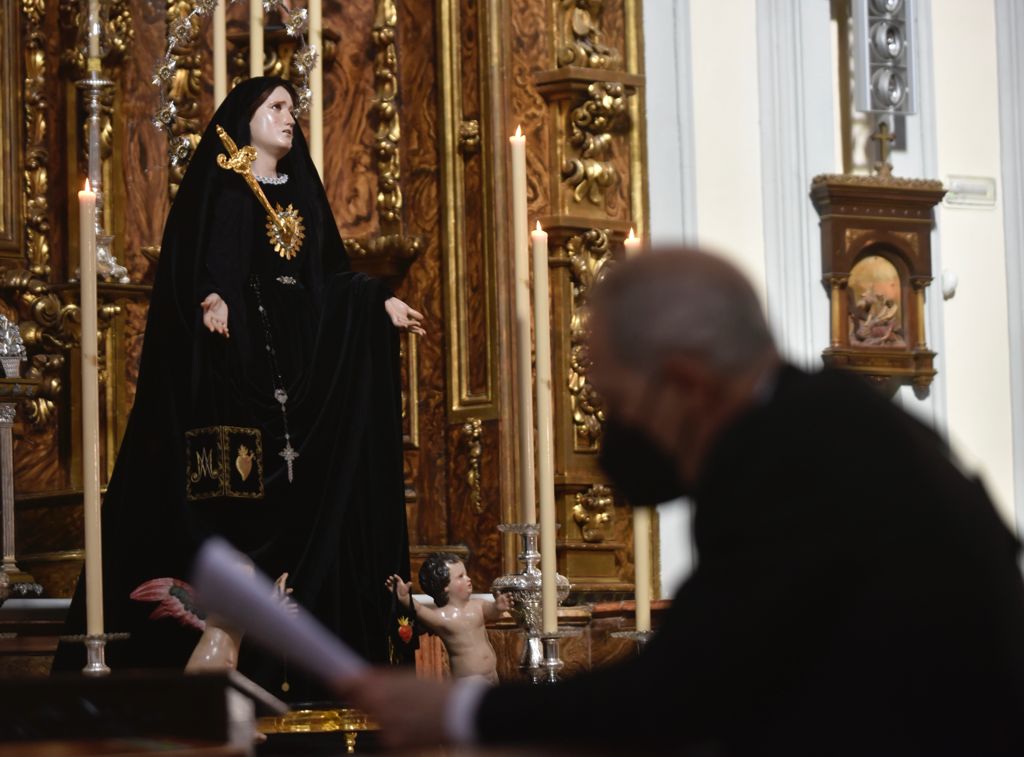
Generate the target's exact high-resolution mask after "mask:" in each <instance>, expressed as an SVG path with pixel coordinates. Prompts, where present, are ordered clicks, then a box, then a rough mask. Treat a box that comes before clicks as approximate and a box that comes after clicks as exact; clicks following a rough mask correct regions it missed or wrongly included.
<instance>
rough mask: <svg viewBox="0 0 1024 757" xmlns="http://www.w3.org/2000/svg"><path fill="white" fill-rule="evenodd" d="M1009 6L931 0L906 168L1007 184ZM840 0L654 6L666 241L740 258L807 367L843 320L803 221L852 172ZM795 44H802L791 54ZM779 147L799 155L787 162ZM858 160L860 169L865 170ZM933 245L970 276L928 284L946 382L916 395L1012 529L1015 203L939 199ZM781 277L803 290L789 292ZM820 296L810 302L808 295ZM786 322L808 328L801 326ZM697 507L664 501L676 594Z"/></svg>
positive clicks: (667, 578)
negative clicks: (1009, 227) (839, 44)
mask: <svg viewBox="0 0 1024 757" xmlns="http://www.w3.org/2000/svg"><path fill="white" fill-rule="evenodd" d="M993 2H994V0H931V1H929V0H918V5H919V13H918V16H919V22H920V24H919V29H918V34H919V36H920V37H921V39H920V40H919V52H920V53H921V57H920V59H919V61H918V64H919V74H920V83H921V87H922V89H923V91H922V93H921V94H922V96H921V99H920V108H921V110H920V113H919V114H918V115H917V116H914V117H910V118H908V119H907V120H906V123H905V125H904V128H905V132H906V134H905V138H906V143H907V144H906V148H905V150H903V151H902V152H901V153H898V154H897V155H895V156H894V160H893V162H894V164H895V165H896V171H897V173H899V174H901V175H918V176H927V177H929V178H940V179H943V180H946V179H947V177H948V176H949V175H950V174H957V175H970V176H990V177H995V178H997V179H998V177H1000V175H1001V165H1000V161H1001V154H1000V133H999V117H1000V111H999V98H998V84H999V79H998V70H997V61H996V52H995V48H996V28H995V14H994V5H993ZM828 7H829V0H682V1H679V0H645V2H644V35H645V45H646V71H647V81H648V89H647V102H648V108H649V111H650V112H649V114H648V155H649V161H650V165H649V175H650V187H651V235H652V239H653V240H654V241H670V240H677V239H680V240H681V239H685V240H688V241H694V240H695V241H697V242H698V243H700V244H702V245H704V246H709V247H712V248H715V249H718V250H719V251H721V252H722V253H724V254H725V255H727V256H728V257H729V258H730V259H732V260H733V261H734V262H735V263H737V265H739V267H740V268H741V269H742V270H743V271H744V272H746V273H747V275H748V276H749V277H750V278H751V280H752V281H753V283H754V285H755V287H756V288H757V289H758V291H759V292H760V293H761V294H762V295H763V296H765V297H766V300H767V303H768V305H767V307H768V310H769V312H770V313H771V315H772V318H773V321H775V323H773V326H774V327H775V328H776V330H777V332H778V331H779V330H781V331H782V333H781V334H780V342H781V343H782V344H783V346H784V348H785V349H786V350H787V354H790V355H791V357H793V358H794V359H798V358H800V357H801V356H802V357H803V361H806V360H807V359H808V358H810V359H812V360H813V357H814V354H813V353H814V351H815V350H817V352H820V350H821V349H823V348H824V347H825V346H827V344H826V339H827V336H823V335H827V333H828V330H827V318H828V312H827V309H826V305H827V299H826V298H825V295H824V293H823V290H822V289H821V287H820V284H819V283H818V281H817V280H816V279H817V277H818V276H819V275H820V274H819V272H818V270H816V268H815V265H814V257H813V254H812V253H813V250H809V249H808V245H816V244H817V243H818V240H817V237H816V236H815V235H814V234H813V229H808V228H805V227H807V226H808V223H813V222H814V220H815V219H814V213H813V208H812V207H811V205H810V201H809V199H807V194H806V191H804V192H802V193H801V192H799V191H798V190H796V191H795V190H794V186H797V185H802V186H804V187H805V188H806V189H808V190H809V187H810V178H811V177H812V176H813V174H814V173H818V172H822V171H828V170H833V171H837V172H838V171H840V170H841V168H840V166H839V165H837V163H838V162H839V160H840V158H841V152H840V151H839V150H838V149H837V148H836V145H838V144H840V143H841V136H842V135H841V134H839V133H838V130H839V128H840V125H839V119H838V118H837V117H836V114H837V113H838V108H840V107H843V105H842V104H841V103H837V102H836V96H837V95H836V90H835V88H834V87H832V86H831V85H830V84H829V81H830V78H831V77H828V76H825V77H823V75H822V70H823V69H824V70H827V71H832V70H834V66H835V60H834V55H835V49H836V48H835V45H834V43H833V41H832V39H831V38H830V36H829V35H831V34H833V33H834V26H833V25H832V24H830V23H829V22H828V10H827V9H828ZM822 37H824V38H822ZM787 44H792V45H794V46H795V47H794V49H792V50H790V49H788V48H784V47H780V46H782V45H787ZM759 45H760V49H759ZM772 46H774V47H772ZM787 123H789V124H791V125H792V126H793V131H794V135H793V136H792V137H791V136H790V134H789V132H788V131H787V130H786V128H785V126H786V124H787ZM823 131H824V132H825V133H823ZM779 150H783V151H786V154H787V156H788V157H786V158H785V159H782V160H780V159H779V156H778V155H777V154H776V153H777V152H778V151H779ZM856 157H857V159H856V160H855V161H854V164H855V165H863V164H864V163H865V162H866V161H865V160H864V157H863V156H856ZM790 166H792V168H790ZM794 182H796V183H797V184H794ZM999 194H1000V192H999V191H998V189H997V197H998V196H999ZM780 197H783V198H784V201H781V202H780V201H779V198H780ZM801 203H802V204H801ZM808 211H810V216H808ZM809 217H810V218H811V221H810V222H809V221H808V218H809ZM933 247H934V251H935V252H934V254H935V257H936V260H935V261H934V262H935V264H936V268H937V271H936V274H937V276H938V275H940V274H941V270H942V269H948V270H952V271H953V272H955V273H956V274H957V275H958V277H959V280H960V285H959V289H958V291H957V294H956V296H955V298H953V299H952V300H949V301H948V302H943V301H942V298H941V294H940V291H939V286H938V284H936V285H935V286H933V288H932V291H930V293H929V294H930V298H929V309H928V327H929V343H930V345H931V346H932V347H933V348H934V349H936V350H937V351H939V353H940V358H939V361H938V367H939V370H940V372H941V375H940V376H939V377H938V379H937V381H936V383H935V385H934V387H933V390H932V392H931V394H930V396H929V397H928V398H926V399H925V400H923V401H922V400H919V399H916V398H914V397H913V395H912V393H910V392H909V391H908V392H905V393H903V394H902V395H901V397H900V401H901V403H902V404H903V405H904V407H906V408H907V409H908V410H911V411H912V412H915V413H917V414H919V415H920V416H922V417H923V418H924V419H925V420H926V421H927V422H930V423H932V424H933V425H935V426H936V427H937V428H938V429H939V430H940V431H942V432H948V434H949V436H950V439H951V442H952V444H953V446H954V449H955V450H956V452H957V453H958V454H959V455H960V456H961V458H962V459H963V460H964V462H965V463H966V466H967V467H969V468H973V469H976V470H977V471H978V472H980V473H981V475H982V476H983V477H984V479H985V481H986V483H987V485H988V487H989V489H990V491H991V493H992V496H993V498H994V499H995V500H996V503H997V506H998V507H999V509H1000V511H1001V512H1002V513H1003V514H1004V515H1005V516H1006V518H1007V520H1008V521H1011V522H1012V520H1013V502H1014V469H1013V462H1014V458H1013V446H1012V432H1013V424H1012V413H1011V398H1010V395H1011V392H1010V364H1009V352H1010V347H1011V345H1010V343H1009V332H1008V318H1009V314H1008V310H1007V297H1006V284H1005V281H1006V262H1007V261H1006V253H1005V243H1004V231H1003V217H1002V207H1001V205H1000V204H999V203H998V202H997V205H996V207H995V208H991V209H980V210H963V209H954V208H943V209H940V211H939V213H938V227H937V230H936V232H935V233H934V234H933ZM809 253H810V254H809ZM780 275H781V276H783V277H786V278H785V281H782V282H781V283H780V279H779V276H780ZM769 285H770V288H769ZM781 285H785V286H786V287H789V288H790V294H788V295H787V296H786V297H785V298H784V300H782V301H779V300H778V299H776V300H775V301H774V302H773V301H772V296H773V290H776V289H778V288H779V287H780V286H781ZM794 285H795V287H794ZM804 287H805V288H806V290H804V289H803V288H804ZM804 291H806V293H807V296H806V298H805V299H804V300H802V301H800V302H798V303H796V304H793V303H792V302H791V301H793V300H795V299H798V296H803V292H804ZM819 295H820V297H821V300H822V302H821V305H822V306H821V307H820V308H819V307H816V305H815V302H816V301H815V299H814V298H815V297H817V296H819ZM775 296H776V297H778V294H777V293H776V294H775ZM779 321H782V323H779ZM787 323H790V324H795V325H794V326H790V327H789V329H790V333H786V329H787ZM797 329H798V330H799V331H800V334H796V333H795V331H796V330H797ZM819 341H820V344H817V346H815V343H816V342H819ZM1012 349H1014V350H1019V349H1020V348H1019V347H1018V346H1017V345H1012ZM809 353H810V354H809ZM1015 354H1016V353H1015ZM684 514H685V510H682V509H679V507H678V506H674V507H667V508H664V509H663V510H662V515H661V531H660V538H661V545H662V553H661V566H662V576H661V578H662V586H663V593H664V594H665V595H670V594H671V592H672V590H673V589H674V587H675V586H676V585H677V584H678V582H679V581H680V580H681V578H682V577H683V576H684V575H685V574H686V572H687V571H688V570H689V567H690V565H691V563H692V550H691V546H690V536H689V532H688V518H687V517H685V515H684Z"/></svg>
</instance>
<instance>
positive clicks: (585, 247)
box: [565, 229, 613, 452]
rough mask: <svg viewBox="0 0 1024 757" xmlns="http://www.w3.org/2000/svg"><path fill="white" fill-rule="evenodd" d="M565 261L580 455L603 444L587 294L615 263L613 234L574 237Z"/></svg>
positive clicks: (572, 386)
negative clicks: (590, 373)
mask: <svg viewBox="0 0 1024 757" xmlns="http://www.w3.org/2000/svg"><path fill="white" fill-rule="evenodd" d="M565 258H566V259H567V260H568V261H569V270H570V272H571V278H572V308H571V311H570V312H571V315H570V320H569V343H570V352H569V372H568V388H569V396H570V400H571V408H572V422H573V429H574V440H573V447H574V449H575V450H576V451H577V452H581V451H585V452H593V451H595V450H597V449H598V447H599V444H600V440H601V428H602V425H603V424H604V407H603V403H602V402H601V398H600V397H599V396H598V394H597V392H595V391H594V387H593V386H592V385H591V384H590V382H589V381H588V380H587V371H588V370H589V368H590V354H589V351H588V348H587V334H588V329H589V319H590V309H589V307H588V305H587V293H588V291H589V290H590V287H591V286H593V285H594V284H596V283H597V282H598V281H600V280H601V278H602V277H603V276H604V275H605V273H606V272H607V270H608V267H609V265H610V264H611V263H612V261H613V256H612V250H611V245H610V243H609V233H608V232H607V231H605V230H602V229H588V230H586V231H583V232H581V233H579V234H574V235H572V236H570V237H569V239H568V240H567V241H566V243H565Z"/></svg>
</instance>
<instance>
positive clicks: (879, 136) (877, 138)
mask: <svg viewBox="0 0 1024 757" xmlns="http://www.w3.org/2000/svg"><path fill="white" fill-rule="evenodd" d="M871 139H872V141H874V142H877V143H878V162H877V163H875V171H877V172H878V175H879V176H892V163H890V162H889V153H890V151H891V150H892V144H891V143H892V142H893V141H895V139H896V135H895V134H893V133H892V131H890V129H889V124H888V122H887V121H882V122H881V123H880V124H878V131H876V132H875V133H874V134H872V135H871Z"/></svg>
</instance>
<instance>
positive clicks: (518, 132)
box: [516, 126, 523, 137]
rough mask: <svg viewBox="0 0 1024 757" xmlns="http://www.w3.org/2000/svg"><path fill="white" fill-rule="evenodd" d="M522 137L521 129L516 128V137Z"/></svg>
mask: <svg viewBox="0 0 1024 757" xmlns="http://www.w3.org/2000/svg"><path fill="white" fill-rule="evenodd" d="M522 136H523V127H522V126H516V137H522Z"/></svg>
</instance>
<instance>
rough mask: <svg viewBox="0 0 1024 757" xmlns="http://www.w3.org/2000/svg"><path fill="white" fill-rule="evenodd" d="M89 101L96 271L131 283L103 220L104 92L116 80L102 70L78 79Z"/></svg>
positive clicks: (110, 278) (105, 277)
mask: <svg viewBox="0 0 1024 757" xmlns="http://www.w3.org/2000/svg"><path fill="white" fill-rule="evenodd" d="M77 86H78V89H80V90H81V91H82V97H83V100H84V102H85V112H86V123H87V125H88V160H89V185H90V188H91V189H92V191H93V192H95V193H96V217H95V219H93V222H94V224H95V227H96V271H97V272H98V273H99V274H100V275H101V276H102V277H103V278H104V279H106V280H107V281H117V282H120V283H121V284H127V283H128V281H129V279H128V269H126V268H125V267H124V266H123V265H121V264H120V263H118V262H117V258H115V257H114V254H113V253H112V252H111V249H110V248H111V245H112V243H113V241H114V238H113V237H112V236H110V235H109V234H107V233H106V229H105V227H104V224H103V217H104V216H103V213H104V205H105V193H104V190H103V161H102V158H101V153H100V133H101V130H102V126H103V119H102V114H103V94H104V91H105V90H107V89H108V88H111V87H113V86H114V82H112V81H111V80H109V79H105V78H103V75H102V74H101V73H100V72H99V71H88V72H87V73H86V75H85V78H84V79H82V80H80V81H79V82H77Z"/></svg>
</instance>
